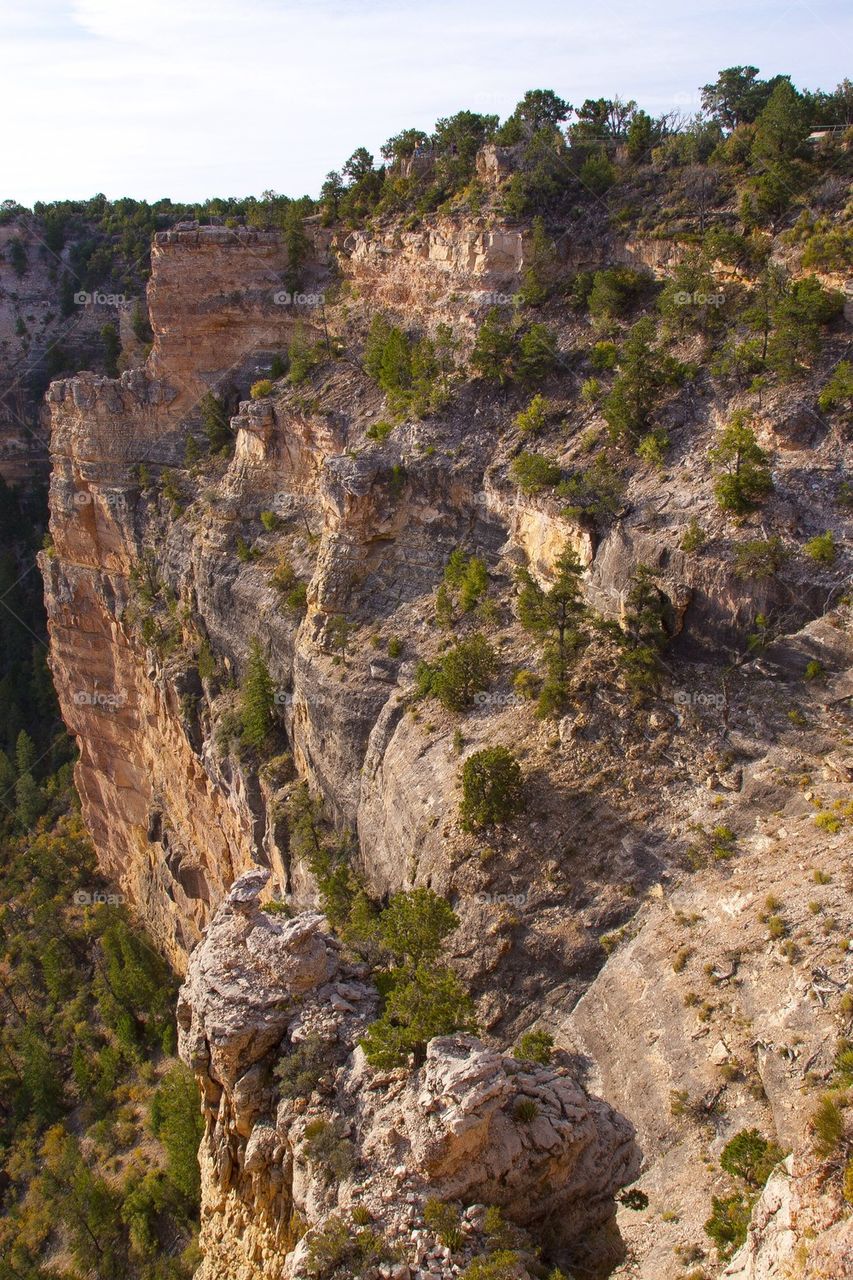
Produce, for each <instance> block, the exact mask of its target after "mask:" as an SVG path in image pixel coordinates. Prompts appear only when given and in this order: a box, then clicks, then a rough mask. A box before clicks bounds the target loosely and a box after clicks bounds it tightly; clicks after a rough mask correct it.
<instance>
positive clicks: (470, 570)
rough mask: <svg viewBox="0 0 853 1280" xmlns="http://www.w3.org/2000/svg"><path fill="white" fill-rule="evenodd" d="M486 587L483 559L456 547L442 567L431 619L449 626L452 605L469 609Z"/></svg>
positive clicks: (453, 608) (464, 610)
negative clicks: (433, 613)
mask: <svg viewBox="0 0 853 1280" xmlns="http://www.w3.org/2000/svg"><path fill="white" fill-rule="evenodd" d="M488 589H489V572H488V569H487V568H486V562H485V560H481V559H480V557H479V556H468V555H466V554H465V552H464V551H462V550H461V548H458V547H457V549H456V550H455V551H452V552H451V554H450V557H449V559H448V561H447V564H446V565H445V567H444V581H443V582H442V584H441V586H440V587H439V589H438V592H437V594H436V601H435V620H436V622H437V623H438V625H439V626H440V627H444V628H449V627H451V626H452V625H453V618H454V611H455V607H456V605H457V604H458V606H459V609H460V610H461V612H462V613H469V612H470V610H471V609H473V608H474V606H475V605H476V604H478V603H479V601H480V600H481V598H482V597H483V596H484V595H485V593H486V592H487V591H488Z"/></svg>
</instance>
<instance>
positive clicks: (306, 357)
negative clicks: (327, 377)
mask: <svg viewBox="0 0 853 1280" xmlns="http://www.w3.org/2000/svg"><path fill="white" fill-rule="evenodd" d="M322 360H323V348H322V346H321V345H320V344H318V343H316V342H312V341H311V339H310V338H309V336H308V333H307V331H306V329H305V326H304V325H303V324H302V323H301V321H300V323H299V324H298V325H297V326H296V328H295V330H294V333H293V337H292V338H291V340H290V346H289V347H288V349H287V362H288V368H289V373H288V375H287V377H288V381H289V382H290V383H292V385H293V386H294V387H298V386H299V385H300V383H302V382H304V381H305V379H306V378H307V377H308V375H309V374H310V373H311V372H312V370H314V369H316V368H317V366H318V365H319V364H321V363H322Z"/></svg>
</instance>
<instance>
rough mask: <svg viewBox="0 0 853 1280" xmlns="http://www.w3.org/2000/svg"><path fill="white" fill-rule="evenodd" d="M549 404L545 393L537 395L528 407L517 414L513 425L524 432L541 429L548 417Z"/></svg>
mask: <svg viewBox="0 0 853 1280" xmlns="http://www.w3.org/2000/svg"><path fill="white" fill-rule="evenodd" d="M548 410H549V405H548V401H547V400H546V399H545V397H544V396H543V395H539V394H537V395H535V396H534V397H533V399H532V400H531V401H530V403H529V404H528V406H527V408H526V409H522V410H521V412H520V413H517V414H516V415H515V418H514V419H513V426H515V427H517V428H518V430H519V431H521V432H523V433H525V434H526V433H527V432H532V431H541V430H542V428H543V427H544V426H545V423H546V421H547V418H548Z"/></svg>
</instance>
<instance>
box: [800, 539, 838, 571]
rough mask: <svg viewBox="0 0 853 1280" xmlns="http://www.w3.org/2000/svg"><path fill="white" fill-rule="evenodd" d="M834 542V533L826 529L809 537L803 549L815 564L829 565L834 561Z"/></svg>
mask: <svg viewBox="0 0 853 1280" xmlns="http://www.w3.org/2000/svg"><path fill="white" fill-rule="evenodd" d="M836 550H837V548H836V542H835V537H834V535H833V534H832V533H831V532H829V531H827V532H826V533H819V534H817V535H816V536H815V537H814V538H809V540H808V542H807V543H806V545H805V546H804V547H803V551H804V552H805V553H806V555H807V556H808V557H809V558H810V559H811V560H814V561H815V563H816V564H823V565H831V564H834V563H835V554H836Z"/></svg>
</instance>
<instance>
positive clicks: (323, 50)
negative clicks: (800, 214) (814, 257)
mask: <svg viewBox="0 0 853 1280" xmlns="http://www.w3.org/2000/svg"><path fill="white" fill-rule="evenodd" d="M827 29H829V30H830V32H831V35H830V36H829V37H828V35H827ZM850 34H851V27H850V18H849V17H847V16H846V14H845V8H844V6H843V5H842V4H841V3H839V2H838V0H828V2H825V0H816V2H815V3H809V4H804V3H802V2H801V0H793V3H790V4H789V5H788V6H787V7H786V8H780V7H779V6H778V5H775V4H772V3H770V2H769V0H753V3H751V4H744V3H743V2H742V0H713V2H710V3H709V2H708V0H704V3H699V4H698V5H696V4H694V5H692V6H690V7H688V6H685V5H684V4H683V3H681V2H680V0H679V2H678V3H676V0H659V3H658V4H657V5H656V6H655V7H654V9H651V8H646V9H641V8H640V7H639V6H637V5H636V3H634V0H630V2H629V0H614V2H613V3H611V4H610V5H608V7H607V9H606V10H601V9H596V8H595V7H594V6H590V5H589V4H588V3H586V0H583V3H582V2H581V0H569V2H568V3H566V0H561V2H558V0H526V3H524V4H523V5H522V4H518V3H517V0H515V2H514V3H509V2H508V0H467V2H466V0H436V2H434V3H429V4H426V5H425V4H423V3H416V2H415V0H366V2H360V0H244V3H243V4H242V5H241V6H239V7H238V6H237V5H235V4H233V0H232V2H230V3H229V2H226V0H145V2H144V3H143V2H142V0H28V5H27V8H26V9H23V8H22V7H21V6H20V0H0V39H1V40H2V52H3V65H4V75H3V78H2V82H0V111H2V112H3V117H4V120H5V121H6V122H7V130H6V139H5V141H4V150H3V159H2V168H0V175H2V183H0V197H2V196H11V197H14V198H16V199H18V200H21V201H24V202H26V203H30V202H32V201H33V200H34V199H56V198H61V197H66V196H85V195H90V194H92V193H93V192H94V191H97V190H101V191H105V192H106V193H107V194H108V195H111V196H117V195H127V194H130V195H137V196H146V197H148V198H156V197H158V196H160V195H171V196H172V197H173V198H175V199H201V198H204V197H205V196H208V195H214V194H223V195H224V194H247V193H258V192H260V191H261V190H263V189H264V188H266V187H270V186H272V187H275V188H276V189H278V190H284V191H289V192H291V193H294V194H299V193H302V192H304V191H313V192H316V190H317V189H318V187H319V184H320V182H321V181H322V178H323V176H324V174H325V173H326V171H327V170H328V169H330V168H332V167H339V166H340V165H341V163H342V162H343V160H344V159H345V158H346V156H347V155H348V154H349V153H350V152H351V151H352V150H353V149H354V148H355V147H356V146H358V145H360V144H362V143H364V144H366V145H368V146H370V147H371V148H372V149H374V150H376V149H377V148H378V147H379V145H380V144H381V143H382V141H383V140H384V139H385V138H386V137H387V136H388V135H389V134H391V133H394V132H396V131H397V130H398V129H400V128H402V127H405V126H407V125H416V126H419V127H421V128H429V127H431V125H432V124H433V122H434V120H435V119H436V118H437V117H438V116H440V115H446V114H448V113H451V112H453V111H456V110H458V109H459V108H461V107H470V108H471V109H474V110H490V111H498V112H499V113H501V114H502V115H505V114H506V113H507V112H509V111H510V110H511V109H512V107H513V105H514V103H515V102H516V100H517V99H518V98H519V97H520V96H521V94H522V93H523V92H524V90H525V89H527V88H531V87H543V88H544V87H552V88H554V89H556V90H558V91H559V92H560V93H562V94H563V95H564V96H566V97H568V98H569V99H570V100H571V101H573V102H576V103H579V102H581V101H582V100H583V98H584V97H587V96H598V95H612V94H614V93H621V94H622V95H623V96H624V97H634V98H636V99H637V100H638V101H640V102H641V103H642V104H643V105H644V106H647V107H648V108H649V109H652V110H654V111H661V110H666V109H668V108H669V107H672V106H681V107H682V108H684V109H688V110H690V109H693V108H694V107H695V106H696V105H698V86H699V85H700V84H702V83H703V82H705V81H707V80H709V79H712V78H713V77H714V75H715V74H716V72H717V70H718V69H719V68H721V67H724V66H729V65H731V64H732V63H735V62H753V63H756V64H757V65H758V66H760V67H761V68H762V70H763V71H764V72H765V73H766V74H771V73H773V72H776V71H789V72H791V73H792V74H793V76H794V79H795V81H797V82H798V83H801V84H806V85H809V86H815V85H817V84H821V85H823V86H824V87H832V85H834V84H835V83H836V82H837V81H838V80H839V79H841V77H842V76H843V75H844V74H845V71H846V69H847V68H846V67H845V65H844V53H845V50H846V49H847V48H849V47H850V43H851V41H850ZM9 122H11V124H10V123H9Z"/></svg>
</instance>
